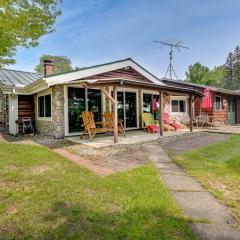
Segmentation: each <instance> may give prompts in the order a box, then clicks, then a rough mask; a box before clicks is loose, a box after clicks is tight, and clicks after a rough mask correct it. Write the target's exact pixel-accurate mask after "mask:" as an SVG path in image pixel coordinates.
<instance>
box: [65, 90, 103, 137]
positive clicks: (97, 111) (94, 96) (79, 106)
mask: <svg viewBox="0 0 240 240" xmlns="http://www.w3.org/2000/svg"><path fill="white" fill-rule="evenodd" d="M85 93H86V92H85V89H84V88H73V87H69V88H68V124H69V133H77V132H81V131H83V127H82V126H81V125H82V124H83V122H82V118H81V113H82V112H83V111H86V110H87V109H86V107H85V106H86V103H87V107H88V110H87V111H91V112H93V114H94V120H95V121H97V122H101V121H102V97H101V91H100V90H97V89H88V90H87V96H86V94H85Z"/></svg>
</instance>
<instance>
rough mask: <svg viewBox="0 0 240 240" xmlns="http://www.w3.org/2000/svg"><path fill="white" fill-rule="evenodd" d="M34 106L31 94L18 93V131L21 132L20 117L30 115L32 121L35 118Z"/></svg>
mask: <svg viewBox="0 0 240 240" xmlns="http://www.w3.org/2000/svg"><path fill="white" fill-rule="evenodd" d="M34 109H35V107H34V97H33V95H30V96H28V95H19V96H18V120H19V129H18V130H19V133H21V132H22V118H24V117H31V118H32V121H34V119H35V110H34Z"/></svg>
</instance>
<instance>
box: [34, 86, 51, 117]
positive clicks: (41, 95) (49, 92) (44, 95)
mask: <svg viewBox="0 0 240 240" xmlns="http://www.w3.org/2000/svg"><path fill="white" fill-rule="evenodd" d="M49 95H50V97H51V112H50V113H51V116H50V117H46V109H45V97H46V96H49ZM40 97H43V99H44V101H43V108H44V109H43V110H44V117H40V116H39V98H40ZM52 105H53V104H52V92H51V91H48V92H45V93H42V94H38V95H37V120H41V121H52V109H53V108H52Z"/></svg>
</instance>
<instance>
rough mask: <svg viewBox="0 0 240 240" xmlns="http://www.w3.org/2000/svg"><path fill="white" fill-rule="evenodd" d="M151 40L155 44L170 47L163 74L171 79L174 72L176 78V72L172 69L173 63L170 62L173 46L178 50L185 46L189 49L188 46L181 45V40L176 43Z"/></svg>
mask: <svg viewBox="0 0 240 240" xmlns="http://www.w3.org/2000/svg"><path fill="white" fill-rule="evenodd" d="M153 42H154V43H157V44H161V45H163V46H167V47H169V48H170V51H169V65H168V68H167V71H166V73H165V75H164V78H166V77H167V75H168V74H169V77H170V79H171V80H172V75H173V74H174V76H175V77H176V79H178V77H177V74H176V72H175V70H174V67H173V64H172V61H173V50H174V48H176V49H177V50H178V51H179V52H181V48H185V49H189V48H188V47H186V46H183V45H181V43H182V41H178V42H177V43H170V42H162V41H153Z"/></svg>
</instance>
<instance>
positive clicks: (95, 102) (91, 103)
mask: <svg viewBox="0 0 240 240" xmlns="http://www.w3.org/2000/svg"><path fill="white" fill-rule="evenodd" d="M87 101H88V111H90V112H93V114H94V120H95V121H96V122H101V121H102V97H101V91H100V90H97V89H88V99H87Z"/></svg>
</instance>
